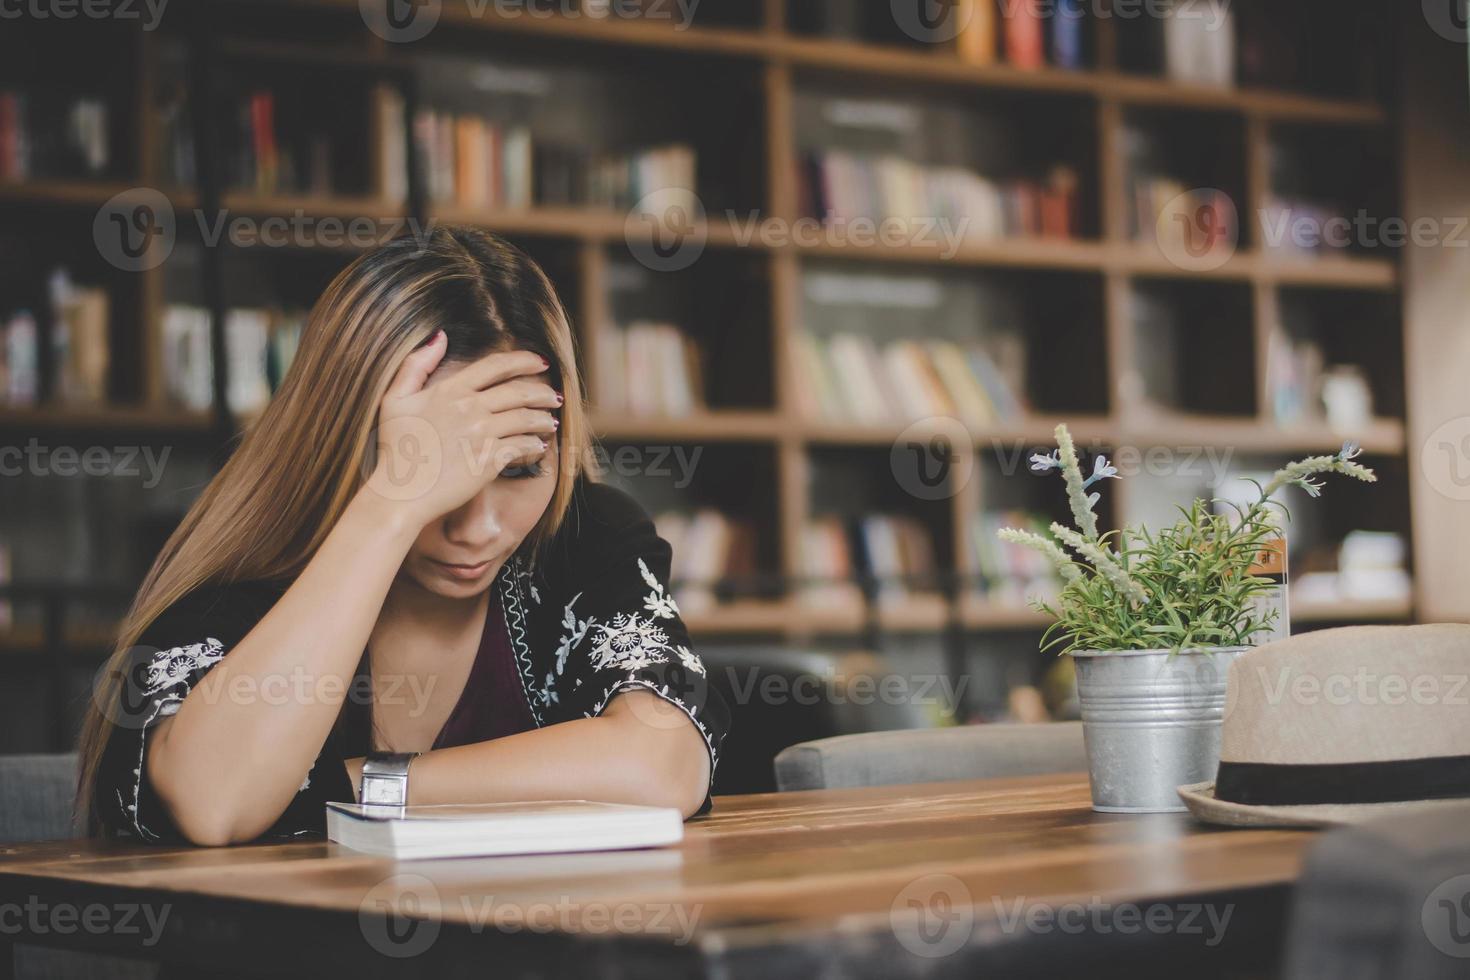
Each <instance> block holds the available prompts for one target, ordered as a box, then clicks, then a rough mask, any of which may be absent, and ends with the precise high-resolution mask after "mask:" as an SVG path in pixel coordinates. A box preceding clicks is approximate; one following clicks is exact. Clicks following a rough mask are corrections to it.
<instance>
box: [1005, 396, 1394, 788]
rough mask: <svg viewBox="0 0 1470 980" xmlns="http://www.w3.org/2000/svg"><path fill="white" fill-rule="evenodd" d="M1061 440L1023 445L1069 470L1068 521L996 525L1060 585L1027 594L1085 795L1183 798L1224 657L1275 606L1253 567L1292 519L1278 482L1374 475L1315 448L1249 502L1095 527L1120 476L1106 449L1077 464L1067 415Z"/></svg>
mask: <svg viewBox="0 0 1470 980" xmlns="http://www.w3.org/2000/svg"><path fill="white" fill-rule="evenodd" d="M1056 440H1057V449H1056V450H1055V451H1054V452H1052V453H1051V454H1050V455H1043V454H1041V453H1037V454H1035V455H1033V456H1032V457H1031V468H1032V469H1033V470H1034V471H1036V472H1049V471H1057V472H1060V473H1061V474H1062V477H1063V479H1064V480H1065V482H1066V488H1067V502H1068V504H1069V505H1070V509H1071V512H1072V518H1073V521H1074V523H1075V525H1076V526H1075V527H1067V526H1065V525H1063V524H1060V523H1053V524H1052V525H1051V533H1052V537H1050V538H1049V537H1046V536H1044V535H1041V534H1037V533H1035V532H1032V531H1025V530H1020V529H1016V528H1003V529H1001V531H1000V532H999V533H1000V537H1001V538H1002V539H1003V540H1006V541H1012V542H1015V543H1018V544H1022V545H1026V546H1028V547H1031V548H1035V549H1037V550H1038V551H1040V552H1042V553H1043V554H1045V555H1046V556H1047V557H1048V558H1050V559H1051V561H1052V562H1053V563H1054V564H1055V565H1056V567H1057V570H1058V572H1059V573H1060V575H1061V590H1060V592H1059V593H1058V594H1057V596H1056V598H1055V599H1054V601H1053V602H1047V601H1045V600H1043V599H1039V598H1033V599H1032V600H1031V603H1032V605H1033V606H1034V607H1035V608H1036V609H1038V610H1040V611H1042V612H1045V613H1047V614H1048V615H1050V616H1051V617H1052V618H1053V619H1054V622H1053V623H1052V624H1051V625H1050V626H1049V627H1048V628H1047V630H1046V632H1045V633H1044V634H1043V636H1042V641H1041V643H1042V649H1051V648H1053V647H1058V646H1059V647H1061V650H1060V651H1059V652H1060V653H1062V654H1070V655H1071V656H1072V658H1073V664H1074V666H1075V667H1076V673H1077V695H1078V700H1079V702H1080V704H1081V708H1082V726H1083V734H1084V738H1085V740H1086V743H1087V757H1088V770H1089V773H1088V775H1089V777H1090V781H1091V786H1092V801H1093V808H1094V809H1096V810H1102V811H1108V812H1153V811H1173V810H1183V809H1184V807H1183V806H1182V804H1181V803H1180V800H1179V797H1178V795H1177V794H1176V793H1175V789H1176V788H1177V787H1178V786H1181V785H1184V784H1186V783H1196V782H1204V781H1206V780H1210V779H1213V778H1214V777H1215V770H1216V768H1217V767H1218V765H1219V758H1220V722H1221V718H1222V714H1223V709H1224V704H1225V676H1226V671H1227V670H1228V668H1229V666H1230V662H1231V661H1232V660H1234V659H1235V658H1236V657H1237V656H1239V655H1240V654H1241V653H1243V652H1244V651H1245V650H1247V649H1249V648H1250V647H1251V646H1252V645H1254V644H1255V643H1257V642H1259V641H1260V635H1261V634H1262V633H1265V632H1268V631H1269V630H1271V629H1272V628H1273V626H1274V625H1275V617H1276V615H1277V610H1276V609H1274V608H1271V604H1270V603H1263V602H1262V601H1261V600H1262V599H1263V598H1264V597H1266V596H1267V595H1268V594H1269V593H1270V592H1271V591H1272V590H1273V589H1275V588H1276V585H1275V583H1273V582H1272V581H1270V580H1269V579H1266V578H1262V577H1260V576H1258V575H1253V574H1252V573H1251V569H1252V566H1253V565H1255V563H1256V562H1257V560H1258V559H1259V557H1260V555H1261V553H1262V550H1263V548H1267V547H1269V546H1270V544H1271V542H1272V540H1273V539H1274V538H1276V537H1278V536H1279V535H1280V533H1281V531H1280V526H1281V525H1280V520H1281V518H1283V517H1284V518H1285V519H1287V520H1289V519H1290V514H1289V513H1288V512H1287V510H1286V508H1285V506H1284V505H1282V504H1281V503H1280V502H1279V501H1276V500H1273V499H1272V497H1273V495H1274V494H1275V493H1276V492H1277V491H1278V490H1280V489H1282V488H1284V487H1287V486H1295V487H1299V488H1301V489H1302V490H1305V491H1306V492H1307V494H1308V495H1309V496H1312V497H1316V496H1318V495H1319V494H1320V493H1321V489H1322V486H1323V484H1322V483H1321V482H1320V481H1318V480H1315V479H1314V477H1317V476H1319V475H1321V474H1325V473H1340V474H1343V475H1345V476H1350V477H1353V478H1355V479H1358V480H1363V481H1365V482H1369V483H1371V482H1374V481H1375V480H1376V479H1377V477H1376V476H1375V475H1374V473H1373V471H1372V470H1370V469H1368V468H1367V467H1365V466H1361V465H1359V464H1358V463H1355V462H1353V460H1354V459H1355V458H1356V457H1357V456H1358V454H1359V452H1360V450H1359V449H1358V448H1357V447H1355V446H1354V445H1353V444H1352V443H1346V444H1344V445H1343V447H1342V451H1341V452H1339V453H1337V454H1336V455H1335V456H1311V457H1308V458H1306V459H1303V460H1300V461H1298V462H1295V463H1291V464H1290V465H1288V466H1286V467H1284V468H1282V469H1280V470H1278V471H1277V472H1276V473H1275V475H1274V476H1273V477H1272V479H1271V480H1270V482H1269V483H1267V484H1266V485H1265V486H1261V485H1260V484H1259V483H1257V484H1256V489H1257V490H1258V491H1259V495H1258V497H1257V498H1256V499H1255V500H1254V502H1252V503H1251V504H1250V505H1249V506H1244V505H1241V504H1237V503H1233V502H1226V505H1227V506H1226V508H1225V510H1226V512H1225V513H1220V512H1217V510H1216V508H1215V506H1214V504H1215V501H1206V500H1196V501H1194V503H1193V504H1191V505H1190V506H1189V507H1187V508H1185V507H1181V508H1179V512H1180V517H1179V519H1178V520H1177V521H1176V522H1175V523H1174V524H1173V526H1171V527H1168V528H1165V529H1163V530H1162V531H1158V532H1151V531H1149V530H1148V529H1147V528H1144V527H1129V528H1124V529H1122V530H1115V531H1108V532H1106V533H1099V531H1098V527H1097V515H1096V513H1095V512H1094V510H1093V508H1094V506H1095V505H1096V504H1097V501H1098V499H1099V497H1100V495H1099V493H1097V492H1096V491H1093V492H1091V493H1089V490H1090V489H1091V487H1092V486H1093V485H1094V484H1096V483H1099V482H1101V481H1102V480H1107V479H1117V478H1118V470H1117V468H1116V467H1114V466H1113V465H1111V464H1110V463H1109V462H1108V459H1107V457H1106V456H1099V457H1097V459H1095V460H1094V461H1093V467H1092V471H1091V474H1090V475H1089V476H1087V477H1084V476H1083V470H1082V467H1081V466H1080V465H1079V463H1078V459H1077V450H1076V447H1075V446H1074V445H1073V443H1072V437H1071V434H1070V433H1069V432H1068V431H1067V427H1066V426H1065V425H1059V426H1057V428H1056Z"/></svg>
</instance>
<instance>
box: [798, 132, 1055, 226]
mask: <svg viewBox="0 0 1470 980" xmlns="http://www.w3.org/2000/svg"><path fill="white" fill-rule="evenodd" d="M799 169H800V176H801V181H800V185H801V186H800V195H801V200H800V202H799V203H800V206H801V208H802V211H803V213H805V214H807V215H809V216H812V217H816V218H819V219H821V220H823V221H827V222H833V221H841V222H852V221H854V220H856V219H860V218H863V219H869V220H874V221H881V220H885V219H900V220H909V221H916V222H918V221H934V220H938V221H944V222H946V223H947V224H948V225H949V226H950V227H952V228H954V229H955V230H956V231H957V233H958V234H960V235H961V236H963V237H964V238H966V239H970V240H984V239H993V238H998V237H1003V236H1013V237H1014V236H1045V237H1051V238H1076V237H1078V234H1079V232H1078V218H1077V198H1078V177H1077V173H1076V171H1075V170H1073V169H1072V168H1071V167H1068V166H1065V165H1057V166H1055V167H1053V168H1052V169H1051V170H1050V171H1049V172H1048V173H1047V174H1046V176H1045V177H1044V178H1042V179H1010V180H993V179H990V178H987V177H985V176H983V175H981V174H979V173H977V172H975V171H973V170H969V169H967V168H964V167H940V166H930V165H926V164H921V163H916V162H914V161H912V160H907V159H904V158H903V157H898V156H868V155H864V154H857V153H849V152H847V151H844V150H825V151H819V152H811V153H808V154H806V155H805V156H804V157H803V160H802V163H801V166H800V168H799Z"/></svg>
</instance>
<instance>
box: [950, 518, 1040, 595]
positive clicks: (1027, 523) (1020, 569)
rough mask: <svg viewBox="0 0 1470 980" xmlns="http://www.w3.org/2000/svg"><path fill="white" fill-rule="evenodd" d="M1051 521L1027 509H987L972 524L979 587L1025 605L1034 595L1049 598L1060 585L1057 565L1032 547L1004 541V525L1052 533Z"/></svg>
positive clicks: (974, 563)
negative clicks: (998, 533)
mask: <svg viewBox="0 0 1470 980" xmlns="http://www.w3.org/2000/svg"><path fill="white" fill-rule="evenodd" d="M1050 526H1051V521H1050V519H1049V518H1047V516H1046V515H1045V514H1039V513H1034V512H1030V511H1025V510H1005V511H984V512H982V513H981V514H980V515H979V519H978V520H977V521H975V522H974V523H973V524H972V525H971V528H970V540H969V548H970V558H971V561H972V563H973V564H972V567H973V568H974V569H975V571H976V573H977V574H978V575H979V578H980V581H979V583H978V589H977V591H978V592H979V593H980V594H982V595H984V596H985V598H986V599H987V600H989V601H990V602H994V603H997V604H1000V605H1006V606H1023V605H1026V604H1027V602H1028V600H1030V599H1032V598H1033V597H1034V598H1039V599H1043V600H1046V601H1050V600H1052V599H1054V598H1055V597H1056V595H1057V593H1058V592H1059V591H1060V589H1061V581H1060V578H1059V576H1058V573H1057V570H1056V568H1055V566H1053V565H1052V563H1051V562H1050V561H1049V560H1048V559H1047V557H1046V556H1045V555H1043V554H1041V553H1040V552H1038V551H1036V550H1035V549H1033V548H1028V547H1026V546H1025V545H1020V544H1016V543H1015V542H1012V541H1002V540H1001V539H1000V538H999V537H997V536H996V532H998V531H999V530H1000V529H1001V528H1004V527H1015V528H1021V529H1022V530H1028V531H1034V532H1036V533H1037V534H1040V535H1042V536H1043V537H1049V536H1050V533H1051V532H1050V531H1049V530H1048V528H1049V527H1050Z"/></svg>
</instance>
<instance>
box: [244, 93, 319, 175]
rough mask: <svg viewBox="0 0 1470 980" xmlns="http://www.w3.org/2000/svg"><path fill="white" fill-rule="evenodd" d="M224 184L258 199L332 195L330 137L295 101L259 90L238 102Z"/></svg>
mask: <svg viewBox="0 0 1470 980" xmlns="http://www.w3.org/2000/svg"><path fill="white" fill-rule="evenodd" d="M230 136H231V144H230V146H231V149H230V152H228V153H226V154H225V173H226V184H227V185H228V186H230V187H232V188H234V189H237V190H243V191H251V192H254V193H257V194H277V193H300V194H314V195H321V196H326V195H330V194H331V193H333V186H332V173H333V169H332V165H333V160H332V147H331V141H330V139H329V138H328V136H327V134H325V133H323V132H322V131H321V128H320V126H319V125H315V124H313V123H312V122H311V118H310V117H309V116H306V115H303V114H301V107H300V106H299V105H296V104H295V103H293V102H292V101H291V100H289V99H288V100H284V101H283V102H278V100H277V99H276V95H275V93H274V92H273V91H269V90H265V89H258V90H256V91H253V92H250V93H248V94H246V95H244V96H242V97H240V98H239V99H238V101H237V102H236V105H235V125H234V132H233V133H232V134H230Z"/></svg>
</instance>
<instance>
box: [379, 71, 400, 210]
mask: <svg viewBox="0 0 1470 980" xmlns="http://www.w3.org/2000/svg"><path fill="white" fill-rule="evenodd" d="M374 105H376V106H377V112H378V180H379V190H380V191H381V193H382V197H383V200H385V201H387V202H389V203H390V204H398V205H402V204H406V203H407V202H408V124H407V120H406V119H405V117H404V111H405V110H404V99H403V93H402V92H400V91H399V90H398V89H397V88H396V87H395V86H392V85H379V86H378V91H377V98H376V99H375V100H374Z"/></svg>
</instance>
